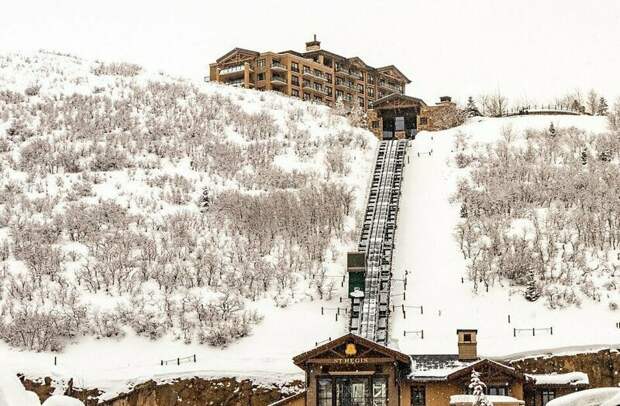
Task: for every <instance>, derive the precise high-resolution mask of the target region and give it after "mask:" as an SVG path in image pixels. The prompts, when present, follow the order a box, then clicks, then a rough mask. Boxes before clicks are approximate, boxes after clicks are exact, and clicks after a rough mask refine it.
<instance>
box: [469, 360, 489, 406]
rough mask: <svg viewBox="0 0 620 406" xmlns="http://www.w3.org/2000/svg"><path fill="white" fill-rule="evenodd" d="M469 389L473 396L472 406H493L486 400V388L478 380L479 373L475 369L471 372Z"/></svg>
mask: <svg viewBox="0 0 620 406" xmlns="http://www.w3.org/2000/svg"><path fill="white" fill-rule="evenodd" d="M469 389H470V390H471V392H472V395H473V396H474V403H473V406H493V403H492V402H491V401H490V400H489V399H488V398H487V395H486V393H485V392H486V390H487V386H486V384H485V383H484V382H482V380H481V379H480V372H477V371H476V370H475V369H473V370H472V371H471V379H470V381H469Z"/></svg>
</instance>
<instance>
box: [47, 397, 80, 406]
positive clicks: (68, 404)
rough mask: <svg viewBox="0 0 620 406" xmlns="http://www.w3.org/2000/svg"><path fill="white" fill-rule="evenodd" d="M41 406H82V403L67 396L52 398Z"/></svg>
mask: <svg viewBox="0 0 620 406" xmlns="http://www.w3.org/2000/svg"><path fill="white" fill-rule="evenodd" d="M42 406H84V403H82V402H80V401H79V400H77V399H76V398H71V397H69V396H52V397H50V398H49V399H47V400H46V401H45V402H43V405H42Z"/></svg>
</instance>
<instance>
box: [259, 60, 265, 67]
mask: <svg viewBox="0 0 620 406" xmlns="http://www.w3.org/2000/svg"><path fill="white" fill-rule="evenodd" d="M264 67H265V60H264V59H259V60H258V69H263V68H264Z"/></svg>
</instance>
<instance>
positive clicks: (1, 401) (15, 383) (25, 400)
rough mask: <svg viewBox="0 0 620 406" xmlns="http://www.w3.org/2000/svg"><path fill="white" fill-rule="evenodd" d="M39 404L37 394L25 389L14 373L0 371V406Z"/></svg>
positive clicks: (38, 405) (30, 405)
mask: <svg viewBox="0 0 620 406" xmlns="http://www.w3.org/2000/svg"><path fill="white" fill-rule="evenodd" d="M40 405H41V403H40V402H39V398H38V397H37V395H36V394H34V393H33V392H29V391H27V390H26V389H25V388H24V386H23V385H22V383H21V382H20V381H19V379H17V375H16V374H15V373H13V372H11V371H8V370H4V371H0V406H40ZM67 406H69V404H67ZM71 406H74V405H71ZM82 406H83V405H82Z"/></svg>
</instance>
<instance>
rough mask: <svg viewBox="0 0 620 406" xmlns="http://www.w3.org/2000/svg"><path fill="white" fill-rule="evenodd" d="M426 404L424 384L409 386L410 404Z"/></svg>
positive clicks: (420, 405) (422, 405) (412, 405)
mask: <svg viewBox="0 0 620 406" xmlns="http://www.w3.org/2000/svg"><path fill="white" fill-rule="evenodd" d="M425 405H426V390H425V389H424V386H414V387H412V388H411V406H425Z"/></svg>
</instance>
